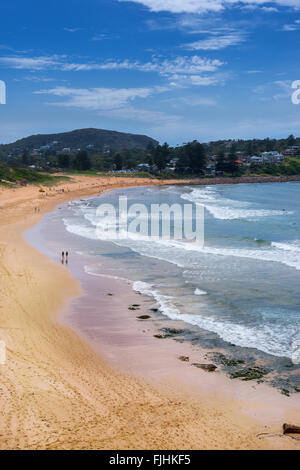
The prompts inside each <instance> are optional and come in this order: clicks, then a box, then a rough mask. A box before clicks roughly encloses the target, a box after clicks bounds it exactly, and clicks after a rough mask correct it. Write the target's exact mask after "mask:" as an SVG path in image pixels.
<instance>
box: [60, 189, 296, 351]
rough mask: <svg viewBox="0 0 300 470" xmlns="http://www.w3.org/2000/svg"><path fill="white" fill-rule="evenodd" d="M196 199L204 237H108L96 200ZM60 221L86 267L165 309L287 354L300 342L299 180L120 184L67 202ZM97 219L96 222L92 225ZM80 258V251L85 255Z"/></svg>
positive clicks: (225, 336)
mask: <svg viewBox="0 0 300 470" xmlns="http://www.w3.org/2000/svg"><path fill="white" fill-rule="evenodd" d="M124 195H126V196H127V197H128V205H129V206H130V205H131V204H134V203H143V204H145V205H146V206H147V207H149V208H150V206H151V204H154V203H155V204H162V203H167V204H170V205H172V204H174V203H177V204H181V205H183V204H187V203H191V204H193V205H197V204H201V205H204V207H205V242H204V246H199V244H196V243H188V242H187V241H185V240H184V239H183V240H172V239H170V240H166V239H164V240H151V239H149V240H146V239H143V238H142V237H139V236H136V237H134V239H126V238H124V239H122V238H121V239H118V240H113V241H111V240H109V239H108V237H107V233H105V232H104V231H103V232H101V230H99V217H98V216H97V208H98V206H99V205H100V204H104V203H110V204H113V205H114V206H115V207H116V208H118V201H119V197H120V196H124ZM61 219H62V223H63V224H64V227H65V229H66V230H67V231H68V232H69V233H72V234H73V236H75V237H77V241H78V246H79V248H78V251H77V253H81V254H82V255H84V254H86V255H88V256H89V260H90V261H89V262H87V263H86V264H85V265H84V269H85V272H86V273H88V274H90V275H92V276H103V275H106V276H112V277H117V278H121V279H126V280H128V281H129V282H130V283H131V285H132V288H133V289H134V290H135V291H138V292H140V293H142V294H144V295H147V296H150V297H152V298H153V299H154V300H155V302H156V303H157V304H158V306H159V309H160V311H161V313H162V314H163V315H165V316H166V317H169V318H171V319H172V320H183V321H184V322H186V324H187V325H193V328H199V331H200V329H202V330H207V331H210V332H213V333H214V334H215V335H217V337H218V338H220V339H221V340H223V341H225V342H228V343H231V344H235V345H237V346H241V347H247V348H255V349H256V350H258V351H263V352H264V353H267V354H270V355H273V356H277V357H287V358H292V357H293V354H294V355H295V349H297V345H298V346H300V289H299V286H300V183H297V182H291V183H263V184H237V185H235V184H232V185H215V186H183V185H182V186H164V187H139V188H130V189H126V190H124V189H119V190H114V191H111V192H109V193H106V194H103V195H100V196H98V197H93V198H89V199H85V200H78V201H75V202H72V203H69V205H68V208H67V210H64V211H63V212H62V213H61ZM96 228H97V230H96ZM85 259H86V258H85Z"/></svg>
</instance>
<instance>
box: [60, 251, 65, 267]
mask: <svg viewBox="0 0 300 470" xmlns="http://www.w3.org/2000/svg"><path fill="white" fill-rule="evenodd" d="M64 262H65V252H64V251H62V252H61V264H64Z"/></svg>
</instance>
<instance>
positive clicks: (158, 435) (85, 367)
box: [0, 177, 299, 449]
mask: <svg viewBox="0 0 300 470" xmlns="http://www.w3.org/2000/svg"><path fill="white" fill-rule="evenodd" d="M189 182H190V181H189ZM165 183H167V184H174V183H175V181H173V182H171V181H170V180H168V181H166V182H165ZM181 183H182V182H181ZM187 183H188V181H186V182H185V183H184V184H187ZM193 183H194V184H198V183H195V182H193ZM137 184H141V185H148V184H150V185H153V184H155V182H153V181H149V180H139V181H138V182H137V181H136V180H134V179H133V180H132V181H131V180H129V179H128V178H124V179H121V178H114V179H111V180H107V179H105V178H102V180H101V178H98V179H97V180H96V179H95V177H94V179H93V177H86V178H84V177H78V180H77V182H76V183H75V185H77V186H76V187H74V189H73V188H71V189H73V190H70V192H60V189H61V188H62V187H65V186H66V184H65V185H60V186H59V187H58V188H56V189H55V193H54V196H52V197H51V195H52V194H53V193H52V191H51V195H50V196H45V195H44V193H43V194H39V193H38V190H37V189H36V188H35V191H33V193H32V194H29V191H27V194H26V192H25V190H26V189H27V188H24V190H23V188H22V189H20V191H22V195H19V194H18V195H17V197H11V194H12V193H10V194H8V193H7V192H6V198H7V199H6V201H5V198H1V203H2V212H3V211H4V210H5V216H4V217H3V218H2V220H1V228H0V230H1V245H0V247H1V264H0V274H1V294H2V296H1V297H2V299H3V301H2V305H1V307H2V308H1V317H2V318H1V329H0V331H1V335H2V338H3V339H4V340H5V342H6V344H7V363H6V365H4V366H0V374H1V381H2V384H3V388H2V393H1V397H0V401H1V405H2V406H1V409H2V410H3V411H2V415H1V420H0V427H1V431H0V434H1V438H0V448H2V449H9V448H14V449H18V448H19V449H20V448H26V449H40V448H47V449H75V448H76V449H77V448H89V449H90V448H94V449H150V448H151V449H171V448H177V449H179V448H180V449H222V448H227V449H235V448H236V449H240V448H243V449H244V448H245V449H247V448H252V449H255V448H257V449H262V448H284V449H287V448H292V449H296V448H299V445H298V443H297V442H296V441H292V440H289V439H288V438H281V437H278V436H277V437H276V436H275V437H272V438H266V439H260V438H258V437H257V434H259V431H261V432H263V431H264V430H266V428H265V427H264V426H262V423H261V422H259V421H257V420H255V419H254V418H253V417H252V416H249V413H248V414H247V413H246V412H244V411H243V410H242V408H243V406H245V404H246V402H247V397H246V399H244V401H243V400H238V399H237V397H234V398H233V397H230V394H229V395H227V396H225V397H224V396H223V398H222V392H220V393H212V392H211V390H210V391H209V387H208V389H207V390H206V393H205V392H202V393H201V399H200V400H199V398H200V395H199V394H198V395H197V396H195V395H193V394H191V396H189V394H188V393H187V390H186V389H185V390H183V391H182V393H180V391H179V390H175V391H172V390H171V389H172V387H171V386H169V390H168V391H167V390H164V389H161V388H160V387H159V386H158V384H157V385H154V384H150V383H148V382H146V381H144V380H143V379H141V378H139V377H138V378H137V377H135V376H133V375H132V374H129V373H124V372H122V371H121V370H115V369H114V368H112V367H111V366H110V365H109V364H107V363H106V361H103V360H102V359H101V356H100V355H99V354H97V353H96V352H95V351H94V350H93V349H92V348H91V347H90V346H89V345H88V344H86V342H85V341H84V340H83V339H80V338H79V336H78V335H76V334H75V333H74V332H73V331H72V330H70V329H69V328H67V327H65V326H63V325H61V324H60V323H58V322H57V319H58V315H59V312H61V311H62V310H63V309H65V308H67V304H68V302H69V299H70V298H80V296H81V295H82V289H81V287H80V285H79V283H78V281H76V280H74V279H73V277H72V276H71V274H70V272H69V271H68V270H66V269H65V268H64V267H62V266H59V265H58V264H55V263H53V262H52V261H50V260H49V259H48V258H47V257H46V256H44V255H42V254H41V253H40V252H38V251H37V250H35V249H34V248H32V247H31V246H29V245H28V244H27V243H26V241H25V240H24V237H23V233H24V231H25V230H27V229H28V228H29V227H30V226H32V225H34V224H36V223H37V222H38V221H39V220H40V218H41V216H42V215H43V214H45V213H46V212H49V211H51V210H53V209H54V208H55V207H56V206H57V205H58V204H60V203H63V202H66V201H68V200H71V199H77V198H80V197H88V196H92V195H96V194H99V192H103V191H104V190H109V189H113V188H117V187H127V186H130V185H132V186H136V185H137ZM159 184H163V183H162V182H159ZM206 184H207V183H206ZM208 184H212V183H208ZM78 186H79V187H78ZM28 190H32V188H28ZM6 191H8V192H9V191H11V190H6ZM18 191H19V190H16V191H15V193H16V192H18ZM46 194H50V191H49V192H48V191H47V193H46ZM1 196H2V195H1ZM15 196H16V195H15ZM3 202H4V205H3ZM37 204H38V206H39V208H40V212H39V213H36V212H35V211H34V208H35V207H36V205H37ZM25 215H26V216H27V217H25ZM177 363H179V361H178V360H177ZM177 363H176V364H177ZM181 365H182V366H184V364H181ZM205 374H207V373H205V372H203V373H202V374H201V375H202V377H203V381H204V382H205V381H206V380H207V379H206V377H207V376H206V375H205ZM201 380H202V379H201ZM169 385H170V384H169ZM244 398H245V397H244ZM265 399H267V397H265ZM282 400H283V401H282V403H288V402H285V401H284V400H288V398H286V397H282ZM253 406H254V405H253V403H252V404H251V403H250V404H249V407H250V408H251V407H253ZM274 407H275V405H274ZM136 409H138V410H140V412H139V413H138V415H137V413H136ZM293 416H295V414H293V410H292V409H291V410H287V412H286V416H285V417H286V418H287V419H288V418H292V417H293ZM281 418H282V416H281V417H280V419H281ZM150 423H151V426H150V428H149V424H150ZM220 424H221V428H220ZM265 426H267V432H268V433H269V434H271V433H273V434H274V433H277V434H278V433H280V427H279V420H277V421H276V419H274V420H273V421H272V422H269V423H266V424H265Z"/></svg>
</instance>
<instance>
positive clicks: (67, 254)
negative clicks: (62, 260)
mask: <svg viewBox="0 0 300 470" xmlns="http://www.w3.org/2000/svg"><path fill="white" fill-rule="evenodd" d="M68 258H69V252H68V251H66V264H68Z"/></svg>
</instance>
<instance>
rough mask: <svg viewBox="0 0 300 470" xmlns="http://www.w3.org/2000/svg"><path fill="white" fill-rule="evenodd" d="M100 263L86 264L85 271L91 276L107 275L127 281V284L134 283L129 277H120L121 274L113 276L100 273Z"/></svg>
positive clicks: (116, 279) (117, 279)
mask: <svg viewBox="0 0 300 470" xmlns="http://www.w3.org/2000/svg"><path fill="white" fill-rule="evenodd" d="M99 266H100V264H99V263H98V264H97V266H89V265H86V266H84V271H85V273H86V274H89V275H90V276H97V277H106V278H107V279H114V280H115V281H125V282H127V284H131V285H132V284H133V281H131V280H130V279H127V278H125V277H120V276H112V275H111V274H104V273H99V271H98V269H99Z"/></svg>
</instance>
